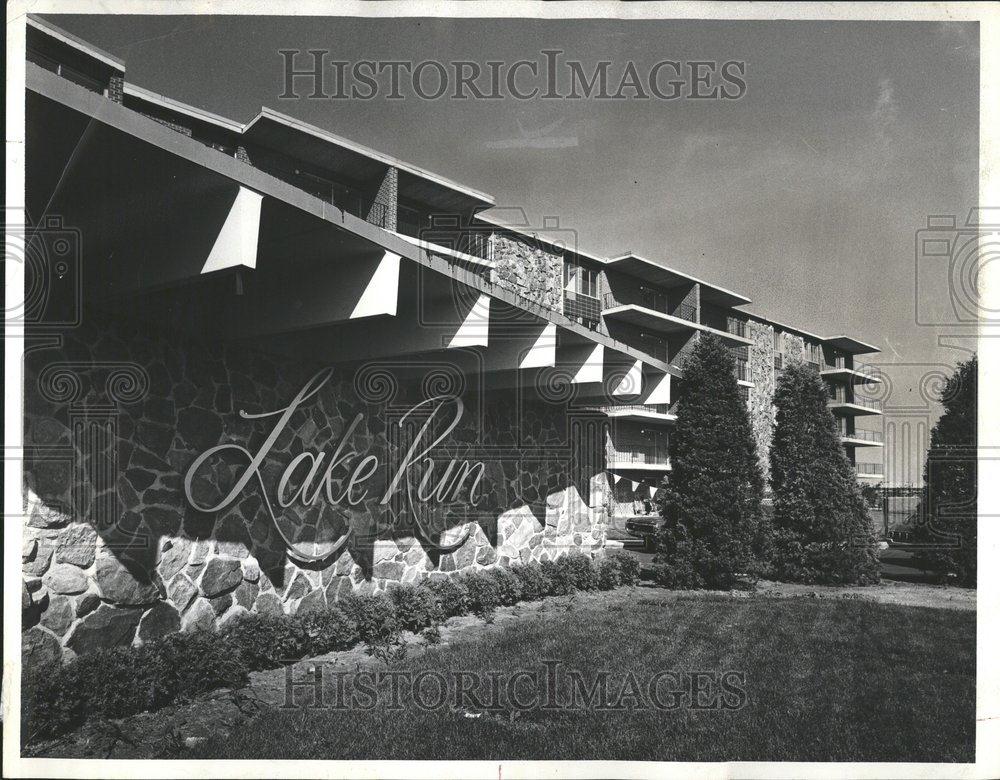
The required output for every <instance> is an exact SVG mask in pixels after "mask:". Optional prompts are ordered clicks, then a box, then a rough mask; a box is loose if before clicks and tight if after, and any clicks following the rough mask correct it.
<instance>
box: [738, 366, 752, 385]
mask: <svg viewBox="0 0 1000 780" xmlns="http://www.w3.org/2000/svg"><path fill="white" fill-rule="evenodd" d="M736 378H737V379H738V380H740V381H741V382H749V381H750V366H749V364H747V363H744V362H743V361H737V362H736Z"/></svg>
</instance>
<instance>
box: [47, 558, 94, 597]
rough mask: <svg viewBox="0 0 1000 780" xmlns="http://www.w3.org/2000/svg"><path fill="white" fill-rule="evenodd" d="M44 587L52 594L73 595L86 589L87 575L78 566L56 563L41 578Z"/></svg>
mask: <svg viewBox="0 0 1000 780" xmlns="http://www.w3.org/2000/svg"><path fill="white" fill-rule="evenodd" d="M42 582H43V583H44V585H45V587H46V588H48V589H49V590H51V591H52V592H53V593H64V594H75V593H83V592H84V591H85V590H86V589H87V575H86V574H85V573H84V572H83V569H81V568H80V567H79V566H74V565H73V564H70V563H57V564H55V565H54V566H52V568H50V569H49V570H48V571H47V572H46V573H45V576H44V577H42Z"/></svg>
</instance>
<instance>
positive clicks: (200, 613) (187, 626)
mask: <svg viewBox="0 0 1000 780" xmlns="http://www.w3.org/2000/svg"><path fill="white" fill-rule="evenodd" d="M213 628H215V610H214V609H213V608H212V603H211V602H210V601H209V600H208V599H203V598H199V599H198V600H197V601H195V603H194V604H192V605H191V608H190V609H189V610H188V611H187V613H186V614H185V615H184V619H183V620H182V621H181V630H182V631H211V630H212V629H213Z"/></svg>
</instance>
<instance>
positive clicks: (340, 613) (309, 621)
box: [294, 606, 359, 655]
mask: <svg viewBox="0 0 1000 780" xmlns="http://www.w3.org/2000/svg"><path fill="white" fill-rule="evenodd" d="M294 620H296V621H297V622H298V623H299V625H300V626H301V627H302V631H303V633H304V634H305V637H306V654H307V655H322V654H323V653H331V652H333V651H334V650H347V649H348V648H351V647H354V645H356V644H357V642H358V638H359V637H358V627H357V625H355V623H354V621H353V620H351V618H349V617H348V616H347V613H345V612H344V610H342V609H341V608H340V607H336V606H334V607H329V608H327V609H322V610H317V611H316V612H307V613H306V614H305V615H296V616H295V618H294Z"/></svg>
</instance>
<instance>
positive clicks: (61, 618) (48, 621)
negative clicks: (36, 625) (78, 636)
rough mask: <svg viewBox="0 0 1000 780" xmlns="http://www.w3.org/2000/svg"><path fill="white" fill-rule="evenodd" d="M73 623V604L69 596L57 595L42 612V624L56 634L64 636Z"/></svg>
mask: <svg viewBox="0 0 1000 780" xmlns="http://www.w3.org/2000/svg"><path fill="white" fill-rule="evenodd" d="M72 623H73V605H72V603H71V602H70V599H69V597H68V596H56V597H55V598H53V599H52V600H51V601H50V602H49V608H48V609H46V610H45V612H44V613H43V614H42V625H43V626H45V627H46V628H47V629H49V630H50V631H51V632H52V633H53V634H55V635H56V636H62V635H63V634H65V633H66V629H67V628H69V627H70V625H72Z"/></svg>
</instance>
